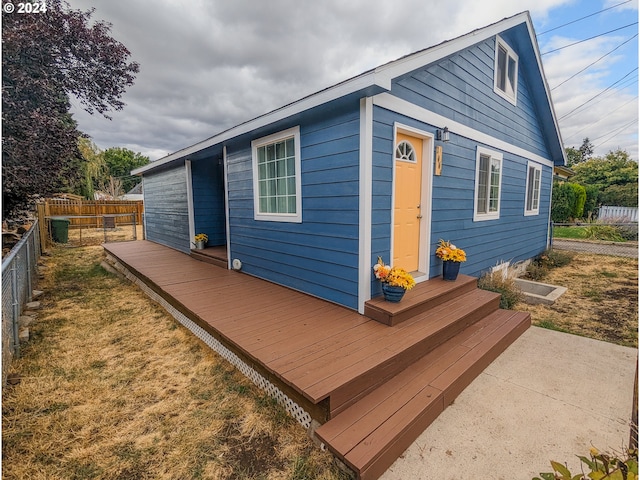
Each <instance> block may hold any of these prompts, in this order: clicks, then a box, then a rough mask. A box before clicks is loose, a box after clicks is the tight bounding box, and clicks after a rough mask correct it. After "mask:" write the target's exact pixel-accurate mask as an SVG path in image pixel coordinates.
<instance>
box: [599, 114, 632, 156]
mask: <svg viewBox="0 0 640 480" xmlns="http://www.w3.org/2000/svg"><path fill="white" fill-rule="evenodd" d="M637 123H638V117H636V118H635V119H633V120H631V121H630V122H629V123H627V124H625V125H623V126H622V127H621V128H619V129H618V130H616V131H615V132H613V133H612V134H611V135H610V136H609V137H607V138H606V139H605V140H603V141H602V142H600V143H599V144H598V145H595V146H594V147H593V148H594V149H595V148H598V147H599V146H601V145H604V144H605V143H607V142H608V141H609V140H610V139H612V138H613V137H615V136H616V135H620V134H621V133H622V132H624V131H625V130H626V129H627V128H629V127H630V126H632V125H634V124H637Z"/></svg>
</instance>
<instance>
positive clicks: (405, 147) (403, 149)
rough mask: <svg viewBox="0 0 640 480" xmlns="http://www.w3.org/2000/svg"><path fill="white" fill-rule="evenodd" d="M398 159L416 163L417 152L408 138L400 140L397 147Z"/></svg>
mask: <svg viewBox="0 0 640 480" xmlns="http://www.w3.org/2000/svg"><path fill="white" fill-rule="evenodd" d="M396 160H400V161H403V162H411V163H416V152H415V150H414V149H413V145H411V144H410V143H409V142H407V141H406V140H403V141H402V142H400V143H399V144H398V146H397V147H396Z"/></svg>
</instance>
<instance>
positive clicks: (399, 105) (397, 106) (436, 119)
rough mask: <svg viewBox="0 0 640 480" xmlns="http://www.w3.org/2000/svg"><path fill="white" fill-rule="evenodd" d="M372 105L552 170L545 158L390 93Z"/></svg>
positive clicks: (375, 98) (382, 95)
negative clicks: (441, 128)
mask: <svg viewBox="0 0 640 480" xmlns="http://www.w3.org/2000/svg"><path fill="white" fill-rule="evenodd" d="M373 104H374V105H376V106H378V107H382V108H385V109H387V110H390V111H392V112H396V113H400V114H402V115H406V116H407V117H411V118H415V119H416V120H420V121H421V122H424V123H428V124H430V125H434V126H438V127H448V128H449V131H450V132H451V133H455V134H456V135H460V136H462V137H465V138H468V139H470V140H473V141H475V142H479V143H482V144H485V145H489V146H491V147H492V148H496V149H498V150H502V151H504V152H509V153H513V154H514V155H518V156H520V157H523V158H526V159H528V160H533V161H536V162H538V163H540V164H541V165H546V166H547V167H552V168H553V161H551V160H549V159H547V158H544V157H542V156H540V155H537V154H535V153H533V152H530V151H528V150H525V149H524V148H520V147H516V146H515V145H512V144H510V143H508V142H505V141H504V140H500V139H498V138H495V137H493V136H491V135H489V134H486V133H484V132H480V131H478V130H476V129H474V128H471V127H468V126H467V125H464V124H462V123H459V122H454V121H453V120H451V119H450V118H447V117H444V116H442V115H439V114H437V113H434V112H432V111H430V110H427V109H425V108H422V107H419V106H418V105H415V104H413V103H411V102H408V101H406V100H403V99H401V98H398V97H395V96H393V95H391V94H390V93H381V94H379V95H376V96H374V97H373Z"/></svg>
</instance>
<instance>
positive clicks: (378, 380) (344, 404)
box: [330, 297, 500, 418]
mask: <svg viewBox="0 0 640 480" xmlns="http://www.w3.org/2000/svg"><path fill="white" fill-rule="evenodd" d="M499 304H500V298H499V297H495V298H493V299H492V300H490V301H487V302H486V303H484V304H481V305H478V306H477V308H476V309H475V310H473V311H472V312H469V313H468V314H467V315H465V316H463V317H460V318H459V319H457V321H456V322H453V323H451V324H449V325H447V326H446V327H444V328H443V329H441V330H439V331H438V332H436V334H434V335H431V336H429V337H426V338H424V339H422V340H421V341H419V342H417V343H416V344H414V345H413V346H411V347H410V348H407V349H406V350H404V351H402V352H401V353H399V354H398V355H396V356H395V357H393V358H392V359H390V360H388V361H386V362H384V363H381V364H380V365H378V366H377V367H376V368H374V369H372V370H370V371H368V372H366V373H365V374H362V375H360V376H359V377H357V378H355V379H354V380H353V381H352V382H350V383H349V384H347V385H345V386H344V387H343V388H341V389H340V390H337V391H335V392H333V393H332V394H331V397H330V408H331V411H330V417H331V418H333V417H335V416H336V415H339V414H340V412H342V411H344V410H345V409H347V408H349V407H350V406H351V405H353V404H354V403H356V402H357V401H358V400H360V399H361V398H363V397H365V396H366V395H367V394H369V393H370V392H372V391H373V390H375V389H376V388H378V387H379V386H380V385H382V384H384V383H385V382H387V381H388V380H389V379H390V378H392V377H394V376H395V375H397V374H398V373H400V372H401V371H403V370H404V369H405V368H407V366H408V365H411V364H412V363H414V362H415V361H417V360H418V359H420V358H422V357H424V356H425V355H426V354H427V353H429V352H430V351H432V350H433V349H434V348H436V347H438V345H441V344H442V343H444V342H446V341H447V340H449V339H450V338H452V337H454V336H455V335H457V334H458V333H460V332H461V331H462V330H464V329H465V328H467V327H468V326H470V325H472V324H474V323H475V322H477V321H478V320H480V319H482V318H484V317H486V316H487V315H489V314H490V313H492V312H494V311H496V310H497V309H498V306H499Z"/></svg>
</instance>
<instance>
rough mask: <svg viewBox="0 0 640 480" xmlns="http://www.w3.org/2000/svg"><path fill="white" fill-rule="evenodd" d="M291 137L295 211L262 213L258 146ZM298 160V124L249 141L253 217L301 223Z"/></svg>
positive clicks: (263, 219) (299, 162)
mask: <svg viewBox="0 0 640 480" xmlns="http://www.w3.org/2000/svg"><path fill="white" fill-rule="evenodd" d="M290 138H293V142H294V151H295V159H294V165H295V185H296V211H295V213H269V212H265V213H262V212H261V211H260V188H259V172H258V148H260V147H263V146H265V145H269V144H274V143H278V142H282V141H284V140H288V139H290ZM301 163H302V162H301V160H300V126H296V127H293V128H289V129H287V130H283V131H281V132H277V133H274V134H272V135H268V136H266V137H262V138H258V139H256V140H253V141H252V142H251V164H252V167H253V218H254V220H259V221H266V222H293V223H302V180H301V170H300V167H301Z"/></svg>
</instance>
